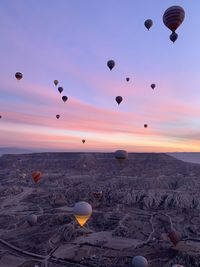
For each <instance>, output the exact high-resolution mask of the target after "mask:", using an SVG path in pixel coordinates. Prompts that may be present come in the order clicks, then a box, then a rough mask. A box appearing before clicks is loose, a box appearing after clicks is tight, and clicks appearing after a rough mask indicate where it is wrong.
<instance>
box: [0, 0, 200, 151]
mask: <svg viewBox="0 0 200 267" xmlns="http://www.w3.org/2000/svg"><path fill="white" fill-rule="evenodd" d="M171 5H181V6H182V7H183V8H184V9H185V13H186V17H185V20H184V22H183V24H182V25H181V26H180V28H179V29H178V30H177V33H178V34H179V38H178V40H177V41H176V43H175V44H173V43H172V42H171V41H170V40H169V35H170V31H169V29H167V28H166V27H165V25H164V24H163V21H162V16H163V13H164V11H165V10H166V9H167V8H168V7H170V6H171ZM199 10H200V1H199V0H193V1H188V0H185V1H184V0H181V1H176V0H173V1H171V0H165V1H161V0H152V1H149V0H140V1H138V0H38V1H36V0H17V1H13V0H1V1H0V70H1V79H0V115H1V116H2V119H1V120H0V147H18V148H29V149H39V150H41V151H45V150H52V151H111V152H112V151H113V150H117V149H126V150H127V151H129V152H131V151H132V152H134V151H136V152H142V151H144V152H167V151H168V152H169V151H171V152H172V151H200V30H199ZM149 18H151V19H152V20H153V21H154V25H153V27H152V28H151V29H150V31H147V29H146V28H145V27H144V21H145V20H146V19H149ZM109 59H114V60H115V62H116V66H115V68H114V69H113V70H112V71H110V70H109V69H108V68H107V66H106V63H107V60H109ZM17 71H19V72H22V73H23V75H24V78H23V79H22V80H20V81H17V80H16V79H15V73H16V72H17ZM126 77H130V81H129V82H126ZM55 79H58V80H59V85H60V86H62V87H63V88H64V91H63V93H62V94H61V95H60V93H59V92H58V90H57V88H56V87H55V85H54V83H53V81H54V80H55ZM151 83H155V84H156V88H155V90H152V89H151V87H150V85H151ZM63 95H66V96H68V101H67V102H66V103H64V102H63V101H62V96H63ZM117 95H121V96H122V97H123V99H124V100H123V102H122V103H121V104H120V105H119V106H118V105H117V103H116V102H115V97H116V96H117ZM56 114H60V116H61V117H60V119H59V120H57V119H56ZM144 124H148V128H147V129H145V128H144ZM82 139H86V143H85V144H82V142H81V140H82Z"/></svg>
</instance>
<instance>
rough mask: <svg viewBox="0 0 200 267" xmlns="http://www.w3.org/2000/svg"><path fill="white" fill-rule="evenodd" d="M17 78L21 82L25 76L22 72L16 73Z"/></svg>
mask: <svg viewBox="0 0 200 267" xmlns="http://www.w3.org/2000/svg"><path fill="white" fill-rule="evenodd" d="M15 78H16V79H17V80H21V79H22V78H23V74H22V73H21V72H16V73H15Z"/></svg>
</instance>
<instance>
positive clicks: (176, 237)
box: [168, 230, 181, 246]
mask: <svg viewBox="0 0 200 267" xmlns="http://www.w3.org/2000/svg"><path fill="white" fill-rule="evenodd" d="M168 237H169V239H170V241H171V242H172V243H173V245H174V246H176V245H177V244H178V242H179V241H180V240H181V233H179V232H178V231H175V230H173V231H171V232H170V233H169V234H168Z"/></svg>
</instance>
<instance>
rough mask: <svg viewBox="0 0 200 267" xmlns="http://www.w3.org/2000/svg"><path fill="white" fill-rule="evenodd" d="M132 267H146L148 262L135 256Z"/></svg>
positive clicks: (141, 257)
mask: <svg viewBox="0 0 200 267" xmlns="http://www.w3.org/2000/svg"><path fill="white" fill-rule="evenodd" d="M132 266H133V267H148V261H147V259H146V258H145V257H143V256H135V257H134V258H133V260H132Z"/></svg>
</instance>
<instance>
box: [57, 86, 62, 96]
mask: <svg viewBox="0 0 200 267" xmlns="http://www.w3.org/2000/svg"><path fill="white" fill-rule="evenodd" d="M58 91H59V93H60V94H61V93H62V91H63V88H62V87H61V86H60V87H58Z"/></svg>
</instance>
